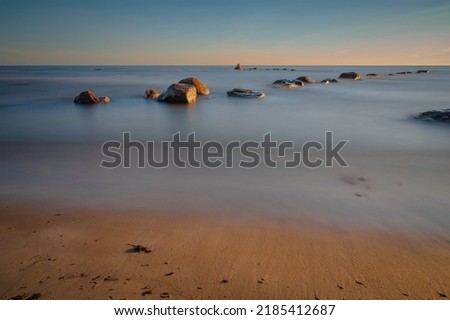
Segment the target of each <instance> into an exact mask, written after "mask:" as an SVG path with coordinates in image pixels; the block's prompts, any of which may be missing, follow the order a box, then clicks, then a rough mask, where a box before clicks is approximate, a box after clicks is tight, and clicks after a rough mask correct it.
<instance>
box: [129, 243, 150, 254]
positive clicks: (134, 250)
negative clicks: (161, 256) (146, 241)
mask: <svg viewBox="0 0 450 320" xmlns="http://www.w3.org/2000/svg"><path fill="white" fill-rule="evenodd" d="M128 245H129V246H131V248H130V249H128V250H127V252H128V253H140V252H144V253H150V252H152V249H150V248H148V247H146V246H143V245H140V244H130V243H128Z"/></svg>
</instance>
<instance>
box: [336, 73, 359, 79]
mask: <svg viewBox="0 0 450 320" xmlns="http://www.w3.org/2000/svg"><path fill="white" fill-rule="evenodd" d="M339 78H340V79H349V80H361V75H360V74H359V73H356V72H344V73H341V74H340V76H339Z"/></svg>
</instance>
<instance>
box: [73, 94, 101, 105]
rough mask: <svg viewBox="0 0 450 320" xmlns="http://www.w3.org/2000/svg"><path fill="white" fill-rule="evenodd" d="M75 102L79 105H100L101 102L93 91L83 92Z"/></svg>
mask: <svg viewBox="0 0 450 320" xmlns="http://www.w3.org/2000/svg"><path fill="white" fill-rule="evenodd" d="M73 102H75V103H78V104H96V103H99V102H100V100H98V98H97V97H96V96H95V94H94V93H93V92H92V91H83V92H82V93H80V94H79V95H78V96H76V97H75V99H74V100H73Z"/></svg>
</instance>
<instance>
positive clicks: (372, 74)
mask: <svg viewBox="0 0 450 320" xmlns="http://www.w3.org/2000/svg"><path fill="white" fill-rule="evenodd" d="M366 77H378V74H376V73H368V74H366Z"/></svg>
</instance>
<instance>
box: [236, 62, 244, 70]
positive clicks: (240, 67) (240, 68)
mask: <svg viewBox="0 0 450 320" xmlns="http://www.w3.org/2000/svg"><path fill="white" fill-rule="evenodd" d="M234 70H238V71H242V70H244V68H243V67H242V66H241V64H240V63H238V64H237V65H236V67H234Z"/></svg>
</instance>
